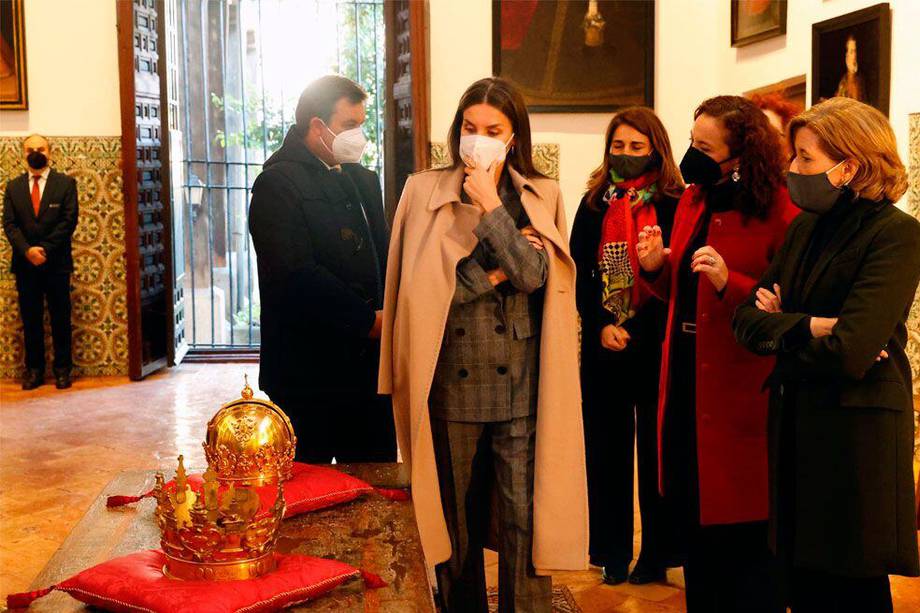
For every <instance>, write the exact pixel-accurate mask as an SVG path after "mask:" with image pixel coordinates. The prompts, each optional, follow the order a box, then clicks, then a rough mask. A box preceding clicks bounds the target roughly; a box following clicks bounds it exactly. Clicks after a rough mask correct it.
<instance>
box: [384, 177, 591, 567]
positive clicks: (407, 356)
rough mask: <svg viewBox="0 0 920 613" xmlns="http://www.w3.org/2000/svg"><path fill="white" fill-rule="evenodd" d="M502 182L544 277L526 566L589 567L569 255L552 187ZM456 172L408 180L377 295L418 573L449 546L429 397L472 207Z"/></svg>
mask: <svg viewBox="0 0 920 613" xmlns="http://www.w3.org/2000/svg"><path fill="white" fill-rule="evenodd" d="M509 174H510V175H511V179H512V181H513V183H514V186H515V188H516V189H517V190H518V191H519V192H520V193H521V204H522V206H523V207H524V210H525V211H526V212H527V215H528V216H529V218H530V222H531V225H533V227H534V228H535V229H536V230H537V231H538V232H539V233H540V234H541V235H542V236H543V238H544V243H545V248H546V251H547V255H548V256H549V257H548V262H549V267H548V274H547V282H546V287H545V291H544V305H543V321H542V329H541V342H540V380H539V387H538V401H537V435H536V460H535V478H534V539H533V564H534V567H535V568H536V569H537V571H538V572H539V573H542V574H548V573H552V572H554V571H561V570H583V569H585V568H587V564H588V503H587V485H586V484H587V482H586V477H585V450H584V431H583V426H582V416H581V390H580V385H579V379H578V357H577V355H578V336H577V335H578V329H577V316H576V310H575V264H574V262H573V261H572V258H571V257H570V255H569V252H568V240H567V237H566V234H567V226H566V222H565V210H564V207H563V204H562V198H561V196H560V193H559V187H558V184H557V183H556V182H555V181H553V180H552V179H547V178H544V177H534V178H525V177H523V176H521V175H520V174H519V173H517V172H516V171H514V169H510V168H509ZM463 178H464V173H463V168H462V167H461V168H456V169H440V170H428V171H424V172H421V173H417V174H415V175H412V176H410V177H409V180H408V181H407V182H406V186H405V189H404V190H403V194H402V197H401V199H400V202H399V206H398V208H397V211H396V217H395V219H394V221H393V230H392V237H391V240H390V251H389V259H388V266H387V276H386V292H385V297H384V312H383V331H382V337H381V341H382V346H381V356H380V381H379V390H380V393H382V394H392V396H393V413H394V418H395V421H396V432H397V439H398V442H399V447H400V452H401V454H402V458H403V461H404V462H406V463H407V464H408V465H409V472H410V475H411V480H412V500H413V504H414V506H415V514H416V518H417V521H418V528H419V534H420V536H421V540H422V548H423V550H424V552H425V558H426V561H427V563H428V565H429V566H432V567H433V566H434V565H435V564H438V563H440V562H443V561H445V560H447V559H448V558H449V557H450V555H451V545H450V540H449V538H448V534H447V526H446V524H445V521H444V513H443V511H442V507H441V494H440V489H439V485H438V478H437V469H436V466H435V455H434V445H433V442H432V436H431V422H430V421H429V414H428V394H429V392H430V389H431V384H432V381H433V380H434V371H435V366H436V364H437V360H438V355H439V353H440V350H441V341H442V339H443V336H444V329H445V325H446V323H447V316H448V311H449V310H450V304H451V299H452V297H453V294H454V290H455V287H456V267H457V263H458V262H459V261H460V259H461V258H464V257H466V256H468V255H469V254H470V253H471V252H472V251H473V248H474V247H475V246H476V241H477V239H476V237H475V235H474V234H473V229H474V228H475V227H476V225H477V224H478V223H479V219H480V217H481V216H482V213H481V210H480V209H479V208H478V207H476V206H473V205H469V204H462V203H461V202H460V191H461V187H462V184H463Z"/></svg>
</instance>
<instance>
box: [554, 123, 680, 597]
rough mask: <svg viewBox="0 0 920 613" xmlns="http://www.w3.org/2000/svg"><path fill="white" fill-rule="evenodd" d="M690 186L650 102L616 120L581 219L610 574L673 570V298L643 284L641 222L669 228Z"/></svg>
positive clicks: (599, 501)
mask: <svg viewBox="0 0 920 613" xmlns="http://www.w3.org/2000/svg"><path fill="white" fill-rule="evenodd" d="M682 191H683V183H682V180H681V177H680V171H679V170H678V169H677V165H676V164H675V163H674V158H673V156H672V155H671V145H670V142H669V141H668V136H667V133H666V132H665V129H664V126H663V125H662V124H661V121H660V120H659V119H658V117H656V116H655V113H654V112H653V111H652V110H651V109H648V108H645V107H632V108H628V109H624V110H622V111H620V112H619V113H617V114H616V116H614V118H613V119H612V120H611V122H610V125H609V126H608V127H607V134H606V140H605V147H604V159H603V161H602V162H601V165H600V166H599V167H598V168H597V170H595V171H594V173H593V174H592V175H591V177H590V179H589V180H588V185H587V193H586V194H585V196H584V197H583V198H582V200H581V204H580V205H579V207H578V212H577V214H576V215H575V224H574V227H573V228H572V239H571V250H572V257H573V258H574V259H575V264H576V266H577V267H578V276H577V283H576V300H577V305H578V312H579V314H580V316H581V326H582V334H581V339H582V344H581V386H582V397H583V412H584V423H585V447H586V454H587V470H588V505H589V510H590V518H591V520H590V521H591V526H590V528H591V545H590V554H591V562H592V564H594V565H596V566H602V567H603V569H604V570H603V572H604V580H605V582H607V583H610V584H617V583H622V582H624V581H626V580H627V579H629V581H630V582H631V583H635V584H642V583H650V582H652V581H662V580H664V578H665V566H666V562H667V560H666V557H667V556H666V551H665V550H666V546H665V544H664V542H665V540H666V538H665V535H664V534H663V532H664V527H663V525H662V524H663V513H662V510H661V503H660V499H659V495H658V459H657V428H656V419H657V410H658V371H659V366H660V363H661V340H662V337H663V334H664V324H665V322H664V318H665V316H666V308H665V305H664V303H662V302H661V301H659V300H658V299H655V298H652V297H651V296H648V295H643V294H642V292H640V291H639V284H638V283H637V274H638V272H639V268H638V262H637V261H636V260H637V256H636V247H635V245H636V240H637V238H638V232H639V230H640V229H641V228H643V227H644V226H646V225H656V224H657V225H659V226H661V227H662V228H663V232H664V235H665V240H667V237H668V236H669V234H670V229H671V224H672V220H673V219H674V210H675V208H676V206H677V200H678V198H679V197H680V194H681V192H682ZM634 443H635V444H636V445H637V448H638V456H639V457H638V464H639V509H640V513H641V517H642V549H641V553H640V554H639V558H638V561H637V563H636V567H635V568H634V569H633V572H632V574H630V573H629V565H630V562H632V558H633V461H634V460H633V445H634Z"/></svg>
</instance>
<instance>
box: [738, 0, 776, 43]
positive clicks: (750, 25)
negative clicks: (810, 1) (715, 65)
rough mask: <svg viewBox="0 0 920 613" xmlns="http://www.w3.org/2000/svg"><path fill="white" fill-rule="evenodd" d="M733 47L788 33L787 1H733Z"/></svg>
mask: <svg viewBox="0 0 920 613" xmlns="http://www.w3.org/2000/svg"><path fill="white" fill-rule="evenodd" d="M731 3H732V47H744V46H745V45H750V44H752V43H756V42H759V41H762V40H766V39H768V38H773V37H774V36H782V35H783V34H785V33H786V0H731Z"/></svg>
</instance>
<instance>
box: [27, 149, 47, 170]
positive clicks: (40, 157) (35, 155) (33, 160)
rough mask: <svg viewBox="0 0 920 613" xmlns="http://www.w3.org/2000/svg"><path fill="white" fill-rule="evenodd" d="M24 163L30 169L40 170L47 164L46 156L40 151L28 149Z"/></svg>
mask: <svg viewBox="0 0 920 613" xmlns="http://www.w3.org/2000/svg"><path fill="white" fill-rule="evenodd" d="M26 163H27V164H28V165H29V168H31V169H32V170H41V169H42V168H44V167H45V166H47V165H48V156H47V155H45V154H44V153H42V152H41V151H30V152H29V155H27V156H26Z"/></svg>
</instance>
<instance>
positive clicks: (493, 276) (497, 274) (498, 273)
mask: <svg viewBox="0 0 920 613" xmlns="http://www.w3.org/2000/svg"><path fill="white" fill-rule="evenodd" d="M486 276H487V277H489V283H491V284H492V287H496V286H498V285H501V284H502V283H504V282H505V281H507V280H508V275H506V274H505V271H504V270H502V269H501V268H496V269H495V270H490V271H489V272H487V273H486Z"/></svg>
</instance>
